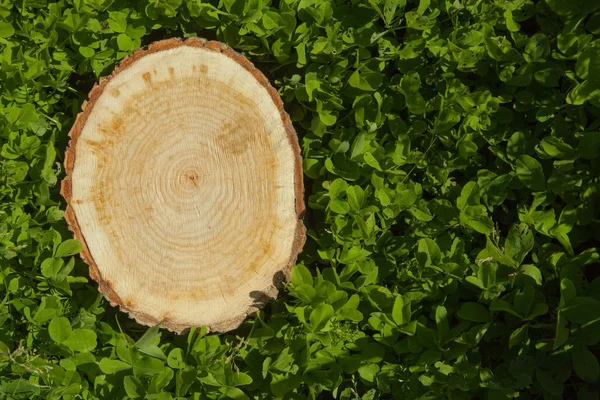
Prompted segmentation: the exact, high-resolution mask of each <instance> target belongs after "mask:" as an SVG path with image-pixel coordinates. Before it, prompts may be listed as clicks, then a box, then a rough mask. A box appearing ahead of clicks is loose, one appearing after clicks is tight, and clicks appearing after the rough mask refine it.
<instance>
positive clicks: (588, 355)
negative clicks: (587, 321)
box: [571, 344, 600, 382]
mask: <svg viewBox="0 0 600 400" xmlns="http://www.w3.org/2000/svg"><path fill="white" fill-rule="evenodd" d="M571 354H572V357H573V367H574V369H575V372H576V373H577V375H579V377H580V378H581V379H583V380H584V381H587V382H595V381H597V380H598V377H600V365H598V358H597V357H596V356H595V355H594V354H593V353H592V352H591V351H590V350H589V349H588V348H587V347H586V346H584V345H582V344H576V345H575V346H574V347H573V350H572V351H571Z"/></svg>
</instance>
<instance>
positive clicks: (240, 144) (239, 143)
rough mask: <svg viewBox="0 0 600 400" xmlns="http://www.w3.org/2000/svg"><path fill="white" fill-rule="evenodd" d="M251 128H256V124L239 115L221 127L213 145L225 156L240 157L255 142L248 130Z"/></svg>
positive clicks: (252, 120) (246, 116)
mask: <svg viewBox="0 0 600 400" xmlns="http://www.w3.org/2000/svg"><path fill="white" fill-rule="evenodd" d="M251 126H258V124H257V121H255V120H254V118H252V117H250V116H248V115H241V116H239V117H238V118H236V119H235V121H233V122H230V121H227V122H225V123H223V124H222V125H221V127H220V129H219V130H220V132H219V133H218V134H217V135H216V137H215V143H216V144H217V146H218V147H219V149H221V151H222V152H224V153H226V154H232V155H240V154H242V153H244V152H245V151H246V150H248V148H249V147H250V146H251V145H252V144H253V143H254V141H255V140H256V138H255V137H254V136H253V135H252V132H251V131H250V130H249V127H251Z"/></svg>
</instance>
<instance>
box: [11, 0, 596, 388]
mask: <svg viewBox="0 0 600 400" xmlns="http://www.w3.org/2000/svg"><path fill="white" fill-rule="evenodd" d="M189 36H202V37H205V38H209V39H215V38H216V39H218V40H221V41H223V42H226V43H227V44H229V45H230V46H232V47H233V48H234V49H236V50H237V51H240V52H241V53H243V54H244V55H246V56H247V57H248V58H249V59H250V60H251V61H252V62H254V63H255V65H256V66H257V67H259V68H260V69H261V70H262V71H264V73H265V74H266V75H267V77H268V78H269V79H270V80H271V81H272V82H273V84H274V86H275V87H277V88H278V90H279V92H280V94H281V96H282V98H283V100H284V103H285V107H286V109H287V111H288V112H289V113H290V115H291V116H292V119H293V120H294V124H295V127H296V129H297V131H298V133H299V136H300V140H301V146H302V154H303V161H304V171H305V183H306V196H307V205H308V209H307V213H306V216H305V222H306V225H307V227H308V235H309V239H308V242H307V245H306V247H305V249H304V252H303V254H302V256H301V257H300V260H299V265H298V266H297V267H296V268H295V269H294V270H293V273H292V279H291V282H290V283H289V286H288V288H287V290H286V291H285V293H283V294H282V296H281V297H280V298H279V299H278V300H277V301H272V302H271V303H269V305H268V306H267V307H266V308H265V309H264V311H261V312H259V313H258V314H257V316H256V317H255V318H251V319H249V320H247V321H246V322H245V323H244V324H243V325H242V326H241V327H240V328H239V329H238V330H236V331H233V332H231V333H229V334H225V335H211V334H208V335H207V332H206V330H205V329H201V328H198V329H192V330H191V331H190V332H189V333H188V334H186V335H183V336H178V335H174V334H172V333H169V332H167V331H164V330H160V329H157V328H152V329H147V328H146V327H142V326H140V325H137V324H135V323H134V322H132V321H131V320H129V319H128V318H127V317H126V316H125V315H124V314H121V313H119V312H117V311H116V310H115V309H113V308H112V307H110V306H109V305H108V304H107V302H106V301H105V300H104V299H103V298H102V296H101V295H100V294H98V291H97V288H96V287H95V285H93V284H92V283H91V282H89V278H88V275H87V267H86V265H85V264H84V263H83V262H82V261H81V260H80V258H79V257H78V256H77V253H78V252H79V251H80V249H81V245H80V244H79V243H78V242H76V241H74V240H72V236H71V234H70V233H69V232H68V230H67V229H66V224H65V222H64V219H63V210H64V200H63V199H62V198H61V197H60V195H59V194H58V192H59V182H60V180H61V179H62V177H63V176H64V171H63V167H62V164H61V163H62V154H63V152H64V149H65V147H66V142H67V136H66V134H67V132H68V130H69V128H70V126H71V124H72V122H73V120H74V117H75V115H76V114H77V112H78V111H79V110H80V107H81V103H82V102H83V100H84V96H85V94H86V93H87V92H88V91H89V90H90V89H91V87H92V85H93V83H94V82H95V81H96V80H97V79H98V77H100V76H102V75H105V74H107V73H110V71H112V69H113V68H114V66H115V65H116V64H117V63H118V62H119V60H120V59H122V58H123V57H124V56H126V55H127V54H130V53H131V52H132V51H134V50H135V49H137V48H139V47H140V46H143V45H145V44H147V43H150V42H152V41H155V40H159V39H163V38H168V37H189ZM599 51H600V3H599V2H597V1H595V0H568V1H567V0H544V1H530V0H514V1H509V0H455V1H450V0H447V1H446V0H420V1H416V0H415V1H410V0H353V1H334V0H280V1H269V0H248V1H243V0H221V1H202V0H166V1H165V0H149V1H147V0H139V1H124V0H114V1H112V0H106V1H103V0H77V1H65V0H59V1H58V2H49V1H46V0H23V1H18V2H13V1H12V0H1V1H0V62H1V64H0V87H1V94H0V96H1V97H0V141H1V151H0V169H1V173H0V298H1V299H2V300H1V301H0V399H35V398H45V399H61V398H62V399H124V398H129V399H136V398H140V399H141V398H146V399H157V400H167V399H184V398H185V399H248V398H250V399H273V398H282V399H316V398H319V399H328V398H336V399H338V398H339V399H358V398H360V399H391V398H399V399H491V400H497V399H508V398H519V399H563V398H565V399H582V400H584V399H585V400H587V399H597V398H598V394H597V392H598V391H600V390H599V389H600V385H599V384H600V381H599V375H600V371H599V364H598V355H599V351H600V346H599V345H598V342H599V340H600V279H598V277H597V276H598V272H597V271H598V267H599V266H600V264H599V262H598V258H599V256H598V251H597V249H596V247H597V246H598V242H599V239H600V216H599V211H598V207H599V201H598V197H599V194H598V192H599V191H600V157H599V152H600V55H599Z"/></svg>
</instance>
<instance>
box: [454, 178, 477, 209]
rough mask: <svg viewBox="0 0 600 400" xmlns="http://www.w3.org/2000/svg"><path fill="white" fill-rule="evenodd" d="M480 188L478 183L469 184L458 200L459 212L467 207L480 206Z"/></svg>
mask: <svg viewBox="0 0 600 400" xmlns="http://www.w3.org/2000/svg"><path fill="white" fill-rule="evenodd" d="M479 200H480V197H479V186H478V185H477V183H476V182H472V181H471V182H468V183H467V184H466V185H465V186H464V187H463V189H462V191H461V192H460V196H459V197H458V199H456V207H457V208H458V209H459V210H464V209H465V208H466V207H467V206H477V205H479Z"/></svg>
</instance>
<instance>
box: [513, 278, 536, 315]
mask: <svg viewBox="0 0 600 400" xmlns="http://www.w3.org/2000/svg"><path fill="white" fill-rule="evenodd" d="M534 299H535V290H534V289H533V286H532V285H531V284H527V285H525V287H524V288H522V289H519V290H518V291H517V293H516V294H515V303H514V305H515V310H516V311H517V312H518V313H519V314H521V315H523V316H524V317H527V316H528V315H529V312H530V311H531V306H532V305H533V301H534Z"/></svg>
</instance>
